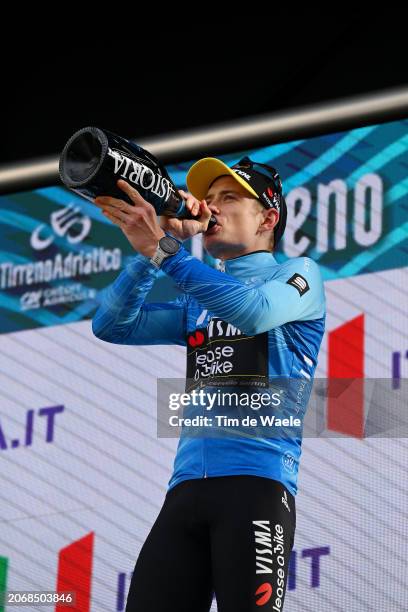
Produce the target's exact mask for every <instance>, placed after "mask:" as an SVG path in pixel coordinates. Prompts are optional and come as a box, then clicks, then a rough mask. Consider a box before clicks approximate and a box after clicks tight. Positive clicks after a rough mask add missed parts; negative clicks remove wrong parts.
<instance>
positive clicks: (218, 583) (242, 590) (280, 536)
mask: <svg viewBox="0 0 408 612" xmlns="http://www.w3.org/2000/svg"><path fill="white" fill-rule="evenodd" d="M219 480H220V481H223V482H222V483H221V482H220V487H219V488H220V496H219V504H220V505H219V507H218V509H217V516H215V515H214V517H213V522H212V533H211V557H212V565H213V579H214V589H215V594H216V598H217V604H218V611H219V612H252V611H254V612H255V610H256V611H257V612H259V610H261V609H262V606H264V605H265V609H268V610H269V609H273V605H274V604H275V605H276V608H277V609H278V610H280V609H282V606H283V602H284V596H285V591H286V585H287V577H288V566H289V557H290V551H291V550H292V547H293V540H294V533H295V527H296V508H295V498H294V497H293V496H292V495H290V493H289V492H288V491H286V490H285V487H284V486H283V485H282V484H281V483H280V482H277V481H274V480H271V479H267V478H260V477H258V476H228V477H223V478H222V479H219Z"/></svg>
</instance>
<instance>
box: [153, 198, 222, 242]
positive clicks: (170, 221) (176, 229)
mask: <svg viewBox="0 0 408 612" xmlns="http://www.w3.org/2000/svg"><path fill="white" fill-rule="evenodd" d="M178 191H179V194H180V195H181V196H182V198H183V200H184V201H185V204H186V207H187V208H188V210H189V211H190V212H191V214H192V215H200V217H199V218H198V219H177V218H176V217H166V216H165V215H162V216H161V217H159V225H160V227H162V228H163V230H168V231H169V232H170V233H171V234H172V235H173V236H174V237H175V238H178V239H179V240H187V238H191V236H195V235H196V234H200V233H201V232H205V231H206V230H207V228H208V223H209V221H210V218H211V214H212V213H211V210H210V209H209V208H208V206H207V202H206V201H205V200H201V202H200V200H197V198H195V197H194V196H193V195H191V193H188V192H186V191H183V190H182V189H179V190H178Z"/></svg>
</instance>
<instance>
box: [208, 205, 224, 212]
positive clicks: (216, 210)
mask: <svg viewBox="0 0 408 612" xmlns="http://www.w3.org/2000/svg"><path fill="white" fill-rule="evenodd" d="M208 208H209V209H210V210H211V212H212V213H215V214H219V213H220V212H221V211H220V209H219V208H218V206H216V205H215V204H208Z"/></svg>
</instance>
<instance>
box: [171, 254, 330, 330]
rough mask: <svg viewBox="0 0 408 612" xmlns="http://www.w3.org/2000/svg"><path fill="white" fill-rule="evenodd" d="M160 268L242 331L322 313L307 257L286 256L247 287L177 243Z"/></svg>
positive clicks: (319, 286) (318, 281) (315, 272)
mask: <svg viewBox="0 0 408 612" xmlns="http://www.w3.org/2000/svg"><path fill="white" fill-rule="evenodd" d="M162 268H163V270H164V271H165V272H166V274H168V275H169V276H171V277H172V278H173V280H174V281H175V282H176V284H177V285H178V287H180V289H182V290H183V291H184V292H186V293H187V294H189V295H191V296H193V297H195V298H196V299H197V300H198V302H199V303H200V304H201V305H202V306H204V307H206V308H208V309H209V310H210V311H211V312H213V313H214V314H215V315H216V316H218V317H220V318H221V319H223V320H224V321H228V322H229V323H231V324H232V325H234V326H236V327H238V328H239V329H240V330H241V331H243V332H244V333H245V334H248V335H253V334H260V333H262V332H264V331H267V330H269V329H272V328H274V327H278V326H280V325H283V324H284V323H288V322H289V321H302V320H309V319H317V318H320V317H322V316H323V315H324V312H325V298H324V290H323V283H322V278H321V275H320V271H319V267H318V265H317V264H316V263H315V262H314V261H313V260H312V259H310V258H308V257H298V258H296V259H294V260H291V261H289V262H288V263H287V265H285V266H282V269H281V270H280V272H279V277H278V278H276V279H273V280H270V281H267V282H265V283H264V284H263V285H261V286H260V287H250V286H248V285H245V284H244V283H243V282H241V281H240V280H238V279H236V278H234V277H232V276H230V275H228V274H225V273H223V272H220V271H219V270H214V269H212V268H210V267H209V266H207V265H206V264H204V263H202V262H201V261H199V260H198V259H197V258H196V257H193V256H192V255H190V254H189V253H188V251H186V250H185V249H184V248H183V247H181V248H180V250H179V251H178V252H177V253H176V254H175V255H174V256H172V257H169V258H168V259H166V260H165V261H164V262H163V265H162ZM296 275H300V276H301V277H302V278H303V279H304V280H305V281H306V282H307V286H306V287H302V283H303V281H302V280H301V279H298V280H297V281H296ZM305 289H306V290H305Z"/></svg>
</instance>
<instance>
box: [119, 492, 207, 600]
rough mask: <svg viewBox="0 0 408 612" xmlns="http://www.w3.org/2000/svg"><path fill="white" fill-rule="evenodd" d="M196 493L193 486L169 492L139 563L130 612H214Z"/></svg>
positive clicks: (132, 590)
mask: <svg viewBox="0 0 408 612" xmlns="http://www.w3.org/2000/svg"><path fill="white" fill-rule="evenodd" d="M194 493H195V491H194V481H185V482H182V483H180V484H179V485H176V486H175V487H174V488H173V489H171V490H170V491H169V492H168V495H167V496H166V499H165V502H164V504H163V507H162V509H161V510H160V513H159V515H158V517H157V519H156V521H155V523H154V525H153V527H152V529H151V531H150V533H149V535H148V537H147V539H146V541H145V543H144V544H143V546H142V548H141V551H140V554H139V557H138V559H137V561H136V565H135V569H134V572H133V575H132V580H131V583H130V587H129V593H128V598H127V605H126V612H147V611H150V612H176V611H177V612H191V611H192V610H194V611H195V612H208V610H209V609H210V606H211V598H212V591H213V589H212V584H211V557H210V542H209V532H208V527H206V526H205V525H204V524H203V523H202V522H201V521H200V520H198V517H197V508H196V503H195V495H194Z"/></svg>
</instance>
